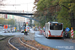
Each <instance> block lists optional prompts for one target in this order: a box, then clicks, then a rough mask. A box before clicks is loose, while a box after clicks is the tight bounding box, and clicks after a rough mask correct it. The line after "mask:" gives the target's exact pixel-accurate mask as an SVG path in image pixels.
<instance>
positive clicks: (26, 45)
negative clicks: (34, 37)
mask: <svg viewBox="0 0 75 50" xmlns="http://www.w3.org/2000/svg"><path fill="white" fill-rule="evenodd" d="M19 40H20V41H21V39H20V38H19ZM21 42H22V41H21ZM22 43H23V44H25V45H26V46H28V47H30V48H33V49H36V50H39V49H37V48H35V47H33V46H30V45H28V44H26V43H24V42H22Z"/></svg>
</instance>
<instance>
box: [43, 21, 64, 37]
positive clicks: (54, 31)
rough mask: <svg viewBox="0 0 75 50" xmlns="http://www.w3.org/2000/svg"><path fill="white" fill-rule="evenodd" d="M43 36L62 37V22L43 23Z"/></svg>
mask: <svg viewBox="0 0 75 50" xmlns="http://www.w3.org/2000/svg"><path fill="white" fill-rule="evenodd" d="M44 35H45V37H46V38H49V37H62V38H63V23H58V22H48V23H45V34H44Z"/></svg>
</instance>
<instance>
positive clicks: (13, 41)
mask: <svg viewBox="0 0 75 50" xmlns="http://www.w3.org/2000/svg"><path fill="white" fill-rule="evenodd" d="M8 43H9V44H10V45H11V46H12V47H13V48H14V49H15V50H38V49H36V48H35V47H32V46H30V45H28V44H25V43H23V42H22V41H21V39H20V37H13V38H10V39H9V40H8Z"/></svg>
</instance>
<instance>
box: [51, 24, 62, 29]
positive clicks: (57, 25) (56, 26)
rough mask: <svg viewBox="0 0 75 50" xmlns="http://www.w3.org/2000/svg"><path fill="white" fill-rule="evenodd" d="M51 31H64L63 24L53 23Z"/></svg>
mask: <svg viewBox="0 0 75 50" xmlns="http://www.w3.org/2000/svg"><path fill="white" fill-rule="evenodd" d="M50 30H62V24H57V23H51V24H50Z"/></svg>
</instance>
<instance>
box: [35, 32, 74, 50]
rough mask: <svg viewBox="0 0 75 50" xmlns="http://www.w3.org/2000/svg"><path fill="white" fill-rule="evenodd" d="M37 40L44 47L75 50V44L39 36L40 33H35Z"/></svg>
mask: <svg viewBox="0 0 75 50" xmlns="http://www.w3.org/2000/svg"><path fill="white" fill-rule="evenodd" d="M35 40H36V41H37V42H39V43H41V44H43V45H46V46H49V47H52V48H57V49H59V50H75V43H72V42H68V41H64V40H63V39H59V38H50V39H47V38H45V37H44V36H43V35H39V32H38V31H37V32H35Z"/></svg>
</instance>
